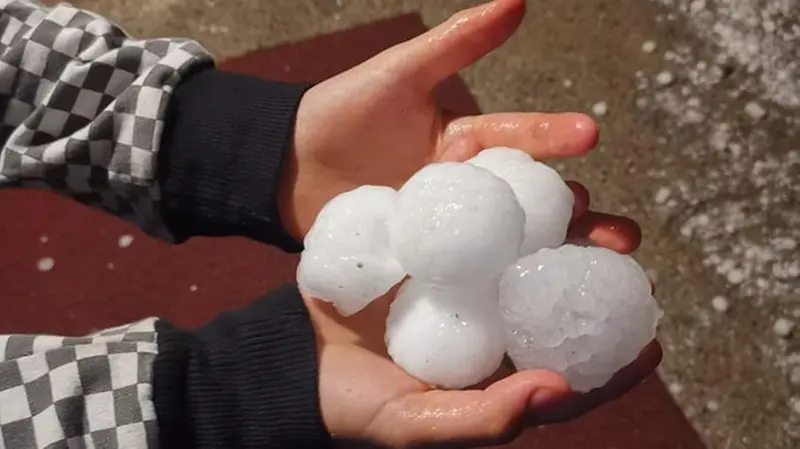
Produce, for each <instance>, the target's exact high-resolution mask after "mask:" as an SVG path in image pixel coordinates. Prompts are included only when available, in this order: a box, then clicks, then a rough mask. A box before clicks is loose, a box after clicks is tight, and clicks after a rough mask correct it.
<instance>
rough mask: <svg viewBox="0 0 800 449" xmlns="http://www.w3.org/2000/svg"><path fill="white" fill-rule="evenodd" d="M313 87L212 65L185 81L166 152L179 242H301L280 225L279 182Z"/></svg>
mask: <svg viewBox="0 0 800 449" xmlns="http://www.w3.org/2000/svg"><path fill="white" fill-rule="evenodd" d="M308 87H309V86H308V85H305V84H285V83H275V82H269V81H265V80H262V79H259V78H254V77H251V76H245V75H238V74H233V73H227V72H222V71H218V70H216V69H214V68H213V67H208V68H205V69H203V70H200V71H199V72H197V73H195V74H193V75H191V76H190V77H188V78H187V79H186V80H184V81H183V82H182V83H181V84H179V85H178V87H177V88H176V89H175V94H174V96H173V98H172V100H171V102H170V106H169V107H170V109H169V113H168V115H167V120H166V124H165V131H164V137H163V139H162V148H161V151H160V153H159V183H160V186H161V190H162V208H163V215H164V220H165V222H166V225H167V227H168V229H169V230H170V231H171V233H172V234H173V236H174V237H175V238H176V240H177V241H183V240H186V239H188V238H190V237H194V236H243V237H248V238H251V239H255V240H258V241H260V242H264V243H268V244H271V245H275V246H278V247H279V248H281V249H283V250H285V251H289V252H299V251H300V250H301V249H302V248H301V246H300V244H299V243H298V242H296V241H295V240H294V239H293V238H292V237H291V236H289V234H288V233H287V232H286V231H285V229H284V227H283V225H282V224H281V220H280V214H279V208H278V187H279V182H280V178H281V168H282V166H283V161H284V156H285V155H286V154H287V152H288V151H291V147H292V136H293V134H294V122H295V116H296V112H297V107H298V105H299V103H300V99H301V98H302V96H303V94H304V93H305V91H306V90H307V89H308Z"/></svg>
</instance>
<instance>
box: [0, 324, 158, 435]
mask: <svg viewBox="0 0 800 449" xmlns="http://www.w3.org/2000/svg"><path fill="white" fill-rule="evenodd" d="M156 322H157V320H155V319H147V320H143V321H140V322H137V323H133V324H130V325H126V326H121V327H117V328H114V329H109V330H106V331H102V332H99V333H95V334H93V335H89V336H87V337H82V338H76V337H57V336H41V335H38V336H34V335H3V336H0V449H40V448H42V449H44V448H48V449H53V448H68V447H69V448H75V447H96V448H107V449H115V448H129V449H140V448H156V447H157V446H158V435H157V431H158V428H157V425H156V413H155V407H154V405H153V399H152V396H153V394H152V392H153V387H152V385H153V382H152V377H153V376H152V366H153V360H154V359H155V358H156V356H157V352H158V351H157V339H156V338H157V337H156V331H155V329H156V327H155V326H156Z"/></svg>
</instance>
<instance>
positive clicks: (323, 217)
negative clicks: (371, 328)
mask: <svg viewBox="0 0 800 449" xmlns="http://www.w3.org/2000/svg"><path fill="white" fill-rule="evenodd" d="M396 200H397V192H396V191H395V190H394V189H392V188H389V187H381V186H362V187H359V188H357V189H355V190H351V191H349V192H345V193H343V194H341V195H339V196H337V197H335V198H333V199H332V200H330V201H329V202H328V203H327V204H326V205H325V206H324V207H323V208H322V210H321V211H320V213H319V215H318V216H317V218H316V220H315V221H314V224H313V226H312V227H311V230H310V231H309V232H308V234H307V235H306V238H305V240H304V246H305V249H304V250H303V253H302V255H301V258H300V265H299V266H298V268H297V283H298V287H299V289H300V291H301V292H303V293H304V294H307V295H310V296H312V297H315V298H318V299H321V300H323V301H327V302H331V303H333V304H334V305H335V306H336V308H337V309H338V310H339V312H340V313H341V314H342V315H345V316H348V315H352V314H354V313H357V312H359V311H360V310H362V309H363V308H364V307H366V306H367V305H368V304H369V303H370V302H372V301H373V300H375V299H376V298H378V297H380V296H382V295H383V294H385V293H387V292H388V291H389V290H390V289H391V288H392V287H394V286H395V285H396V284H397V283H398V282H400V281H401V280H402V279H403V278H404V277H405V275H406V273H405V270H403V267H402V265H400V263H399V262H398V261H397V260H396V259H395V258H394V257H392V254H391V252H390V251H389V234H388V231H387V228H386V222H387V220H388V218H389V216H390V215H391V214H392V211H393V210H394V207H395V203H396Z"/></svg>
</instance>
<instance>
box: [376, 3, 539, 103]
mask: <svg viewBox="0 0 800 449" xmlns="http://www.w3.org/2000/svg"><path fill="white" fill-rule="evenodd" d="M524 15H525V1H524V0H495V1H492V2H489V3H486V4H483V5H481V6H477V7H475V8H470V9H466V10H463V11H460V12H458V13H456V14H455V15H453V16H452V17H450V19H448V20H447V21H445V22H444V23H442V24H441V25H439V26H437V27H435V28H433V29H431V30H430V31H428V32H426V33H424V34H422V35H420V36H417V37H416V38H414V39H411V40H409V41H407V42H404V43H403V44H400V45H398V46H396V47H394V48H392V49H391V50H388V51H387V52H385V53H383V54H381V55H380V56H379V57H378V60H379V62H380V63H381V64H383V65H384V67H387V68H389V69H390V70H389V71H390V72H393V73H395V74H396V75H399V76H400V77H401V78H402V79H405V80H407V81H408V82H410V83H411V84H413V85H416V86H418V87H420V88H422V89H424V90H426V91H428V90H430V89H432V88H433V87H434V86H436V85H437V84H439V83H440V82H441V81H443V80H444V79H445V78H447V77H449V76H451V75H453V74H455V73H456V72H458V71H459V70H461V69H463V68H465V67H467V66H469V65H470V64H472V63H474V62H475V61H477V60H478V59H480V58H481V57H483V56H485V55H486V54H487V53H489V52H491V51H492V50H494V49H496V48H497V47H499V46H500V45H502V44H503V42H505V41H506V40H507V39H508V38H509V37H510V36H511V35H512V34H513V33H514V31H516V30H517V28H518V27H519V25H520V23H522V18H523V16H524Z"/></svg>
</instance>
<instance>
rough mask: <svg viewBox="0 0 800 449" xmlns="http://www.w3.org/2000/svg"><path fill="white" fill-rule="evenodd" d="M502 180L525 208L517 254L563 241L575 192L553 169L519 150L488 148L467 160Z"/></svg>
mask: <svg viewBox="0 0 800 449" xmlns="http://www.w3.org/2000/svg"><path fill="white" fill-rule="evenodd" d="M467 162H468V163H470V164H472V165H475V166H477V167H482V168H485V169H486V170H489V171H490V172H492V173H494V174H495V175H496V176H498V177H500V178H502V179H503V180H505V181H506V182H507V183H508V184H509V185H510V186H511V189H512V190H513V191H514V194H515V195H516V197H517V200H519V203H520V205H521V206H522V209H523V210H524V211H525V238H524V240H523V242H522V247H521V248H520V254H521V255H528V254H533V253H535V252H536V251H539V250H540V249H542V248H557V247H559V246H560V245H562V244H563V243H564V240H565V239H566V236H567V227H568V225H569V221H570V219H571V218H572V206H573V203H574V202H575V196H574V195H573V193H572V190H571V189H570V188H569V186H567V184H566V183H565V182H564V180H563V179H562V178H561V176H560V175H559V174H558V172H557V171H555V170H553V169H552V168H550V167H548V166H547V165H545V164H543V163H541V162H537V161H535V160H533V159H532V158H531V157H530V156H529V155H528V154H527V153H525V152H524V151H522V150H517V149H513V148H504V147H496V148H489V149H486V150H483V151H481V152H480V153H478V155H477V156H475V157H473V158H472V159H470V160H468V161H467Z"/></svg>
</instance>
